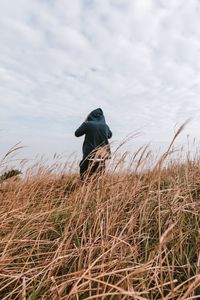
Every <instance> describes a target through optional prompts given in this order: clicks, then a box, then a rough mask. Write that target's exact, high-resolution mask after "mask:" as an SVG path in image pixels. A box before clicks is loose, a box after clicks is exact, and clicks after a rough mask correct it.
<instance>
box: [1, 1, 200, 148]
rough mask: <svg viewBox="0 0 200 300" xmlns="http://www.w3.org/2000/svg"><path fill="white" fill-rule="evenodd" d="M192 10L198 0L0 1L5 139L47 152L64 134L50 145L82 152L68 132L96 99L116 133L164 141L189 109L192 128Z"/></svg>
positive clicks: (195, 84)
mask: <svg viewBox="0 0 200 300" xmlns="http://www.w3.org/2000/svg"><path fill="white" fill-rule="evenodd" d="M199 15H200V2H199V1H197V0H190V1H186V0H170V1H162V0H157V1H154V0H135V1H131V0H87V1H86V0H85V1H84V0H74V1H68V0H62V1H56V0H51V1H50V0H42V1H41V0H40V1H39V0H29V1H26V0H15V2H14V3H13V2H11V0H0V39H1V45H0V81H1V84H0V95H1V100H0V104H1V111H0V128H1V129H2V130H3V131H2V132H4V133H6V135H7V137H6V138H4V137H3V135H2V139H1V141H2V143H4V147H6V145H7V144H10V143H11V141H12V140H13V141H14V142H13V143H15V142H16V139H18V138H19V140H23V141H24V143H28V144H29V146H30V147H31V144H32V143H33V144H34V145H36V141H37V140H38V145H37V146H34V147H33V148H34V151H36V149H38V152H40V151H41V147H42V148H43V149H42V152H43V150H44V151H45V149H46V150H48V151H49V149H52V151H55V143H54V141H55V140H56V141H58V140H59V141H60V140H61V136H62V139H63V141H64V136H65V134H66V144H65V142H63V145H62V147H61V146H59V147H58V149H59V150H60V149H63V151H65V150H66V151H67V152H72V151H77V152H80V146H81V142H82V141H79V140H78V141H77V140H76V139H75V138H74V136H73V132H74V130H75V129H76V127H77V126H78V125H79V123H80V122H81V121H82V119H83V118H84V117H85V114H87V113H88V112H89V111H90V110H92V109H93V108H95V107H99V106H100V107H102V108H103V109H104V110H105V113H106V116H107V119H108V120H109V123H110V126H111V128H112V129H113V131H114V136H115V138H123V137H124V136H126V135H127V134H128V133H129V132H130V131H134V130H135V129H136V130H137V129H139V128H142V131H143V132H144V136H143V137H142V138H141V140H138V142H137V143H138V144H139V143H141V142H149V141H152V143H153V144H159V143H160V144H162V143H165V142H168V140H169V138H170V136H171V133H172V130H173V127H174V124H176V123H181V122H184V121H185V120H186V119H187V118H189V117H193V118H194V120H193V121H192V122H191V124H190V125H189V127H188V129H187V131H186V133H185V134H187V133H190V134H191V135H192V136H198V117H199V115H200V104H199V100H198V97H199V92H200V87H199V86H200V85H199V84H200V77H199V69H200V61H199V54H200V29H199V28H200V26H199ZM1 134H2V133H1ZM67 135H68V136H67ZM45 136H47V138H48V141H49V139H50V140H51V142H48V143H49V144H48V147H47V146H46V148H45V143H41V140H43V139H44V138H45ZM8 140H9V143H8ZM57 143H58V142H57ZM41 145H42V146H41ZM47 148H48V149H47Z"/></svg>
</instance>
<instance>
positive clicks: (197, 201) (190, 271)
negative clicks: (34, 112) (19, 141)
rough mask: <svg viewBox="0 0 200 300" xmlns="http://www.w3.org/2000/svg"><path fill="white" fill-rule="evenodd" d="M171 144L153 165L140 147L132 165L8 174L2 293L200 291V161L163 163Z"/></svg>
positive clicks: (1, 228)
mask: <svg viewBox="0 0 200 300" xmlns="http://www.w3.org/2000/svg"><path fill="white" fill-rule="evenodd" d="M172 144H173V143H172ZM171 146H172V145H170V147H169V149H168V150H167V152H166V153H165V154H164V155H163V156H161V158H160V159H158V160H157V163H155V164H154V167H153V168H151V169H150V170H148V169H145V168H143V170H141V169H142V168H140V170H139V171H138V167H139V166H143V165H145V164H146V163H148V162H149V160H150V159H151V157H150V156H149V153H148V151H147V150H144V149H140V151H138V152H137V153H135V154H134V155H133V156H132V162H131V164H132V168H133V165H134V166H135V172H133V171H132V172H128V171H125V170H124V169H122V168H121V169H120V167H119V166H120V163H121V162H122V161H123V156H122V157H121V159H119V160H118V161H117V160H115V161H114V163H113V165H112V167H110V168H108V172H107V173H106V174H105V175H103V176H101V177H100V178H94V179H91V180H90V181H88V182H87V183H86V182H85V183H81V182H80V181H79V178H78V175H77V174H73V173H70V172H68V171H67V170H66V174H59V172H54V168H53V167H52V168H50V169H49V168H48V169H45V168H42V167H40V168H38V172H36V173H35V174H32V175H30V174H29V175H27V176H25V177H23V178H21V179H18V180H16V179H15V178H14V177H13V178H11V179H8V180H5V181H4V182H2V184H1V191H0V255H1V256H0V299H22V300H25V299H26V300H36V299H47V300H49V299H53V300H56V299H113V300H115V299H120V300H121V299H138V300H142V299H165V300H169V299H188V300H189V299H200V296H199V295H200V272H199V271H200V160H199V159H198V158H193V159H191V160H190V159H188V160H187V161H185V163H182V162H180V163H178V162H177V161H176V162H173V163H171V164H169V165H168V166H166V165H165V164H164V161H165V160H166V158H167V157H168V155H169V154H170V151H171ZM116 167H117V168H118V169H117V171H115V172H114V171H113V170H114V169H115V168H116ZM127 169H128V168H127ZM136 169H137V170H136Z"/></svg>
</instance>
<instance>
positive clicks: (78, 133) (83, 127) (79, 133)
mask: <svg viewBox="0 0 200 300" xmlns="http://www.w3.org/2000/svg"><path fill="white" fill-rule="evenodd" d="M86 130H87V123H86V122H84V123H82V124H81V126H80V127H79V128H78V129H77V130H76V131H75V136H76V137H79V136H82V135H84V134H85V133H86Z"/></svg>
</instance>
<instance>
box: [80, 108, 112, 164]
mask: <svg viewBox="0 0 200 300" xmlns="http://www.w3.org/2000/svg"><path fill="white" fill-rule="evenodd" d="M87 120H88V121H87V122H84V123H82V125H81V126H80V127H79V128H78V129H77V130H76V131H75V136H76V137H79V136H82V135H85V139H84V142H83V159H85V158H87V157H88V156H89V155H90V154H91V153H94V151H95V150H96V149H99V148H100V147H104V146H106V145H108V147H109V142H108V139H110V138H111V137H112V132H111V130H110V128H109V127H108V125H107V124H106V121H105V117H104V115H103V111H102V109H101V108H97V109H95V110H93V111H92V112H91V113H90V114H89V116H88V119H87ZM108 151H109V152H110V147H109V148H108Z"/></svg>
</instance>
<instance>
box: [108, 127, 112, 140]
mask: <svg viewBox="0 0 200 300" xmlns="http://www.w3.org/2000/svg"><path fill="white" fill-rule="evenodd" d="M111 137H112V131H111V130H110V128H109V127H108V139H111Z"/></svg>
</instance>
